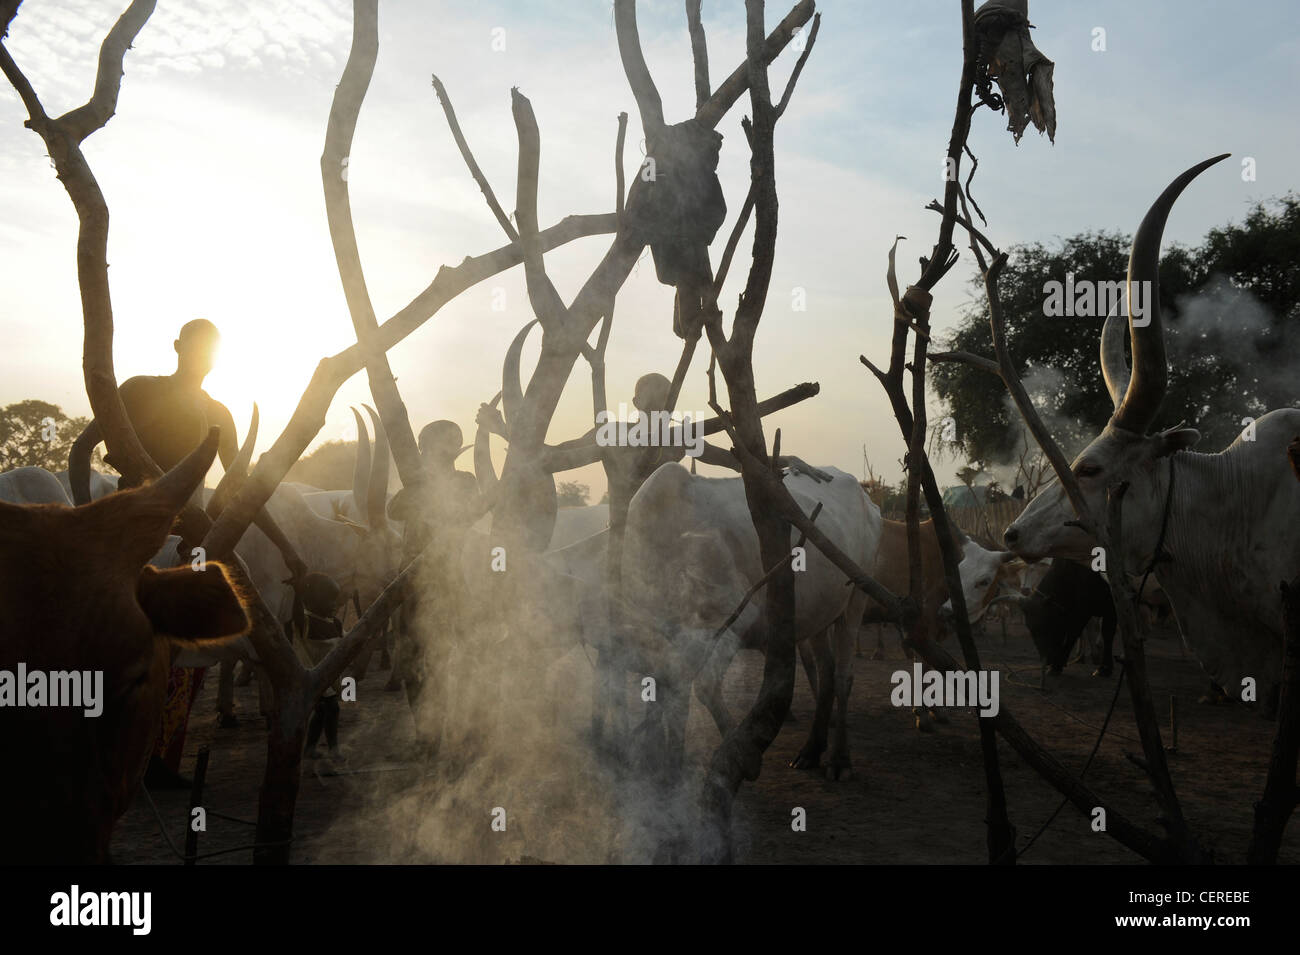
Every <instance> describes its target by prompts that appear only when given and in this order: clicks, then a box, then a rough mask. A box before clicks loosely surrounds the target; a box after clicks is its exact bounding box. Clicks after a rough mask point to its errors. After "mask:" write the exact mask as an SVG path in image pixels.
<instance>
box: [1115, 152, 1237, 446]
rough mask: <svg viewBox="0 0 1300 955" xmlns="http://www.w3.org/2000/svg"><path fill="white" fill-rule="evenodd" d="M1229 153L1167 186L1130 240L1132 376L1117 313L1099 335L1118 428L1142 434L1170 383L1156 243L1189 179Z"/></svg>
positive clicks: (1184, 174) (1129, 321)
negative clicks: (1137, 307) (1137, 303)
mask: <svg viewBox="0 0 1300 955" xmlns="http://www.w3.org/2000/svg"><path fill="white" fill-rule="evenodd" d="M1229 155H1230V154H1229V153H1224V154H1223V155H1220V156H1215V157H1213V158H1212V159H1206V160H1204V161H1203V162H1199V163H1197V164H1196V165H1195V166H1193V167H1192V168H1191V169H1188V170H1187V171H1186V172H1184V173H1183V174H1182V175H1180V176H1179V177H1178V178H1177V179H1175V180H1174V181H1173V182H1171V183H1170V184H1169V185H1168V187H1166V188H1165V191H1164V192H1162V193H1161V194H1160V198H1158V199H1156V201H1155V202H1154V203H1153V204H1152V206H1151V208H1150V209H1149V210H1147V214H1146V216H1145V217H1143V219H1142V224H1141V225H1140V226H1138V230H1137V234H1136V235H1134V237H1133V249H1132V252H1131V253H1130V255H1129V262H1128V300H1129V316H1128V333H1129V343H1130V347H1131V349H1132V352H1133V370H1132V372H1131V373H1130V372H1129V369H1128V365H1127V364H1126V363H1125V361H1124V343H1123V337H1122V334H1121V322H1122V318H1121V317H1120V315H1119V313H1118V311H1114V312H1112V313H1111V314H1110V315H1109V316H1108V317H1107V318H1106V324H1105V325H1104V326H1103V328H1102V332H1101V370H1102V377H1103V378H1105V380H1106V388H1107V390H1109V391H1110V397H1111V401H1112V402H1113V403H1114V405H1115V413H1114V414H1113V415H1112V416H1111V423H1112V424H1113V425H1114V426H1115V427H1117V428H1123V429H1124V430H1126V431H1133V432H1136V433H1137V434H1145V433H1146V431H1147V428H1149V427H1150V426H1151V422H1153V421H1154V420H1155V417H1156V413H1157V412H1158V411H1159V410H1160V403H1161V402H1162V401H1163V400H1164V397H1165V390H1166V388H1167V386H1168V383H1169V362H1168V359H1167V357H1166V354H1165V335H1164V324H1163V321H1162V319H1161V315H1160V281H1159V274H1158V272H1159V267H1160V240H1161V238H1162V237H1163V235H1164V230H1165V222H1166V221H1167V220H1168V218H1169V211H1170V210H1171V209H1172V208H1173V207H1174V202H1175V201H1176V200H1177V199H1178V197H1179V195H1181V194H1182V191H1183V190H1184V189H1186V188H1187V186H1188V184H1189V183H1190V182H1191V181H1192V180H1193V179H1195V178H1196V177H1197V176H1199V175H1200V174H1201V173H1202V172H1204V171H1205V170H1206V169H1209V168H1210V167H1211V166H1213V165H1214V164H1215V163H1218V162H1222V161H1223V160H1224V159H1227V158H1228V156H1229ZM1135 287H1136V288H1138V289H1140V290H1141V301H1142V302H1143V305H1144V311H1143V313H1142V314H1141V315H1137V316H1135V315H1134V314H1133V299H1134V297H1135V296H1134V289H1135ZM1135 318H1137V319H1138V320H1142V319H1145V322H1144V324H1141V325H1138V324H1135V323H1134V319H1135Z"/></svg>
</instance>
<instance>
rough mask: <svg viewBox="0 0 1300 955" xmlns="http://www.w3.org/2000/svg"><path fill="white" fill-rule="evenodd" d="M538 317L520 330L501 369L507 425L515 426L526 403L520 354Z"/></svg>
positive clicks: (503, 407) (507, 350) (503, 409)
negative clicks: (520, 367) (517, 416)
mask: <svg viewBox="0 0 1300 955" xmlns="http://www.w3.org/2000/svg"><path fill="white" fill-rule="evenodd" d="M537 322H538V319H536V318H534V319H533V320H532V321H531V322H529V323H528V324H527V325H525V326H524V327H523V328H521V329H520V330H519V334H518V335H516V336H515V340H514V341H512V342H511V343H510V347H509V348H508V349H506V361H505V365H504V367H502V369H501V394H502V398H503V403H502V406H501V412H502V414H504V415H505V419H506V427H507V428H511V427H514V423H515V416H516V415H517V414H518V413H519V409H520V408H522V407H523V403H524V389H523V382H522V381H521V379H520V377H519V356H520V354H521V353H522V352H523V350H524V339H526V338H527V337H528V333H529V332H530V331H532V328H533V326H534V325H536V324H537Z"/></svg>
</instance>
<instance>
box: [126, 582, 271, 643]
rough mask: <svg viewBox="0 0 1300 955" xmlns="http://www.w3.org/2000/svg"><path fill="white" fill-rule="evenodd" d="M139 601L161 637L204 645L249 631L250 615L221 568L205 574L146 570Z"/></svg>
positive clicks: (138, 586)
mask: <svg viewBox="0 0 1300 955" xmlns="http://www.w3.org/2000/svg"><path fill="white" fill-rule="evenodd" d="M136 599H138V600H139V602H140V607H141V609H143V610H144V612H145V616H147V617H148V618H149V621H150V622H151V623H152V624H153V628H154V631H155V632H156V633H157V634H158V635H159V636H164V637H174V638H176V639H179V640H192V641H197V642H205V641H211V640H223V639H225V638H227V637H236V636H239V635H241V634H243V633H245V632H246V631H247V630H248V627H249V620H248V614H247V613H246V612H245V611H244V605H243V603H242V602H241V601H240V599H239V594H238V593H237V592H236V590H235V588H234V587H233V586H232V585H231V583H230V580H229V578H227V577H226V571H225V568H223V567H222V566H221V565H220V564H206V565H205V567H204V569H203V570H192V569H191V568H189V567H175V568H172V569H170V570H156V569H154V568H153V567H148V566H146V567H145V568H144V569H143V570H141V572H140V579H139V582H138V584H137V585H136Z"/></svg>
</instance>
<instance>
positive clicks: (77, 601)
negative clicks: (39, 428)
mask: <svg viewBox="0 0 1300 955" xmlns="http://www.w3.org/2000/svg"><path fill="white" fill-rule="evenodd" d="M216 450H217V431H216V429H215V428H214V429H213V430H212V431H211V432H210V433H209V436H208V438H207V440H205V441H204V442H203V444H202V445H200V446H199V448H198V449H197V450H195V451H194V452H193V453H192V454H190V455H189V456H188V457H187V458H185V460H183V461H182V462H181V463H180V464H178V465H177V466H176V467H175V468H173V469H172V470H171V471H170V472H168V473H167V474H166V475H164V476H163V477H161V478H160V479H158V480H157V481H155V482H154V483H152V484H149V485H146V486H144V487H140V488H136V489H134V490H131V491H128V492H125V493H122V494H113V495H110V496H108V497H106V498H104V499H102V500H99V501H94V502H92V503H90V504H87V505H85V506H83V507H78V508H73V507H70V506H66V505H60V504H58V503H54V504H45V505H37V506H19V505H14V504H10V503H7V502H0V607H3V608H4V613H3V614H0V700H3V701H4V703H5V705H4V706H2V707H0V766H5V767H6V768H7V769H8V770H9V774H8V776H7V777H6V780H5V784H4V785H3V786H0V819H4V820H6V821H7V825H6V827H5V833H4V837H3V838H2V839H0V862H3V863H9V864H12V863H26V864H30V863H46V864H49V863H87V862H90V863H102V862H106V861H108V845H109V838H110V836H111V833H112V827H113V824H114V822H115V821H116V820H117V818H118V817H119V816H121V814H122V813H123V811H125V809H126V807H127V805H128V803H129V801H130V798H131V796H132V794H133V792H134V791H135V788H136V786H137V785H138V783H139V781H140V778H141V776H142V775H143V773H144V768H145V764H146V762H147V761H148V758H149V754H150V752H151V751H152V749H153V744H154V740H155V738H156V737H157V733H158V724H159V721H160V720H161V718H162V701H163V697H164V695H165V693H166V688H167V669H168V666H169V658H170V655H171V652H172V647H173V646H174V645H175V644H176V643H177V642H182V643H190V644H197V645H202V646H209V645H212V644H214V643H219V642H222V641H225V640H227V639H229V638H230V637H231V636H233V635H237V634H241V633H243V632H244V631H245V630H246V629H247V628H248V616H247V614H246V611H245V606H244V603H243V601H242V599H241V597H240V595H239V594H238V593H237V592H236V590H235V589H234V588H233V587H232V586H231V583H230V581H229V580H228V579H227V577H226V574H225V572H224V570H223V569H222V567H221V566H220V565H219V564H216V563H210V564H208V565H207V568H206V570H205V571H203V572H201V573H199V572H195V571H193V570H191V569H190V568H189V567H185V568H178V569H175V570H164V571H157V570H154V569H153V568H150V567H147V566H146V565H145V561H146V560H148V558H149V556H150V555H151V554H153V553H155V552H156V551H158V550H159V548H160V546H161V545H162V544H163V542H164V539H165V538H166V537H167V531H168V529H169V528H170V527H171V524H172V521H173V520H174V519H175V517H176V515H177V513H178V512H179V511H180V509H181V507H182V506H183V505H184V504H185V502H186V500H187V499H188V498H189V497H190V495H191V494H192V493H193V491H194V489H195V488H196V487H197V486H198V485H199V482H201V481H202V480H203V475H204V473H205V472H206V471H207V469H208V467H209V466H210V465H211V463H212V459H213V457H214V455H215V454H216ZM51 477H52V476H51ZM55 484H56V485H57V480H56V481H55ZM20 663H21V664H23V665H24V666H25V668H26V671H27V673H28V674H29V680H30V675H31V674H32V673H34V672H37V671H40V672H44V673H52V672H54V671H63V672H69V671H80V672H81V673H83V674H84V673H86V672H87V671H90V672H92V673H94V672H98V673H102V693H101V695H100V701H99V702H100V704H101V705H102V712H101V713H100V714H99V715H98V716H87V715H85V711H84V709H83V708H81V707H71V706H60V707H55V706H30V705H29V706H24V707H22V708H17V707H15V706H13V705H12V704H13V702H14V699H13V694H14V693H15V692H17V693H23V694H25V695H27V694H28V687H25V686H23V687H15V686H14V683H13V681H14V680H15V679H16V678H15V677H14V676H13V675H14V674H16V672H17V669H18V665H19V664H20ZM6 677H7V678H8V679H6ZM6 686H7V690H6ZM29 700H30V697H29Z"/></svg>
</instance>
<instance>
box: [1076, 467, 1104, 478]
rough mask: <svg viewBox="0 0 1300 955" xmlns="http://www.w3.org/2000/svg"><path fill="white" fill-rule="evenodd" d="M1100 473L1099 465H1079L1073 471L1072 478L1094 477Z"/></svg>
mask: <svg viewBox="0 0 1300 955" xmlns="http://www.w3.org/2000/svg"><path fill="white" fill-rule="evenodd" d="M1100 473H1101V465H1100V464H1080V465H1079V466H1078V467H1077V468H1075V469H1074V476H1075V477H1081V478H1088V477H1096V476H1097V475H1098V474H1100Z"/></svg>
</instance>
